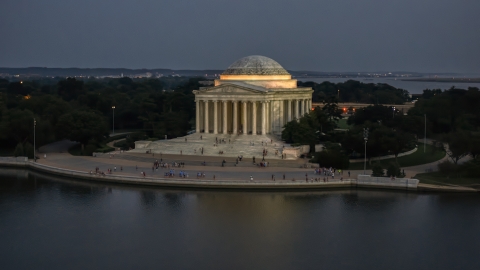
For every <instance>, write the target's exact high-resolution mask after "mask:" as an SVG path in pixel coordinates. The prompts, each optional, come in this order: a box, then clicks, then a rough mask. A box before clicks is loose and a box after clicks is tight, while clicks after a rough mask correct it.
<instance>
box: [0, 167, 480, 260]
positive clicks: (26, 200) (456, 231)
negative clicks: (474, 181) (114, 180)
mask: <svg viewBox="0 0 480 270" xmlns="http://www.w3.org/2000/svg"><path fill="white" fill-rule="evenodd" d="M0 179H1V180H0V241H1V242H0V243H1V245H0V269H480V250H479V248H480V196H479V195H476V194H474V195H465V194H463V195H460V194H417V193H407V192H402V191H399V192H390V191H378V190H337V191H314V192H303V193H300V192H272V193H266V192H226V191H225V192H220V191H191V190H164V189H163V190H162V189H150V188H141V187H129V186H120V185H118V186H117V185H108V184H95V183H82V182H77V181H73V180H68V179H61V178H55V177H51V176H44V175H40V174H36V173H28V172H26V171H13V170H6V169H0Z"/></svg>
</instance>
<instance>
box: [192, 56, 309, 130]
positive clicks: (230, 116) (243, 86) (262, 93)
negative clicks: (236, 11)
mask: <svg viewBox="0 0 480 270" xmlns="http://www.w3.org/2000/svg"><path fill="white" fill-rule="evenodd" d="M296 85H297V83H296V80H293V79H292V78H291V75H290V74H289V73H288V72H287V71H286V70H285V69H283V68H282V67H281V66H280V65H279V64H278V63H277V62H275V61H274V60H272V59H270V58H267V57H263V56H249V57H245V58H242V59H240V60H238V61H236V62H235V63H233V64H232V65H231V66H230V67H229V68H228V69H227V70H226V71H225V72H224V73H222V75H221V76H220V79H218V80H215V85H214V86H213V87H203V88H200V89H199V90H194V91H193V93H194V94H195V102H196V113H197V115H196V132H197V133H202V132H203V133H213V134H245V135H247V134H255V135H257V134H262V135H263V134H276V135H279V134H280V133H281V131H282V129H283V126H284V125H285V124H286V123H287V122H288V121H291V120H293V119H298V118H300V117H301V116H302V115H303V114H305V113H307V112H308V111H309V110H310V108H311V97H312V92H313V90H312V89H311V88H297V86H296Z"/></svg>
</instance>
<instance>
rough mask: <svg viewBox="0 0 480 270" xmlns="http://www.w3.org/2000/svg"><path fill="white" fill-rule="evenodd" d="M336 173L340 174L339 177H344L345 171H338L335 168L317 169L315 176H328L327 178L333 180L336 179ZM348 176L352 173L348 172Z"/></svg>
mask: <svg viewBox="0 0 480 270" xmlns="http://www.w3.org/2000/svg"><path fill="white" fill-rule="evenodd" d="M335 173H338V175H341V176H343V171H342V170H341V169H339V170H337V169H335V168H332V167H330V168H325V167H323V168H316V169H315V174H319V175H323V176H327V177H330V176H331V177H332V178H335ZM348 176H350V172H348Z"/></svg>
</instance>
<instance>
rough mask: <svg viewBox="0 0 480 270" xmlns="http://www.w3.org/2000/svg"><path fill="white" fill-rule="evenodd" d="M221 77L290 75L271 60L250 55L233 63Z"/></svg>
mask: <svg viewBox="0 0 480 270" xmlns="http://www.w3.org/2000/svg"><path fill="white" fill-rule="evenodd" d="M222 75H290V73H288V72H287V71H286V70H285V69H284V68H283V67H282V66H281V65H280V64H279V63H277V62H276V61H275V60H273V59H271V58H268V57H265V56H261V55H251V56H247V57H243V58H240V59H238V60H237V61H235V62H234V63H233V64H231V65H230V66H229V67H228V68H227V69H226V70H225V71H224V72H223V73H222Z"/></svg>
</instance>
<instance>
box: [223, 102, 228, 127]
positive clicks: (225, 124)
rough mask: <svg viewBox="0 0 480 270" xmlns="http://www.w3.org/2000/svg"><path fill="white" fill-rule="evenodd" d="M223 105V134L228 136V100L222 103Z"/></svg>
mask: <svg viewBox="0 0 480 270" xmlns="http://www.w3.org/2000/svg"><path fill="white" fill-rule="evenodd" d="M222 103H223V134H227V133H228V129H227V123H228V121H227V105H228V102H227V101H226V100H224V101H222Z"/></svg>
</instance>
